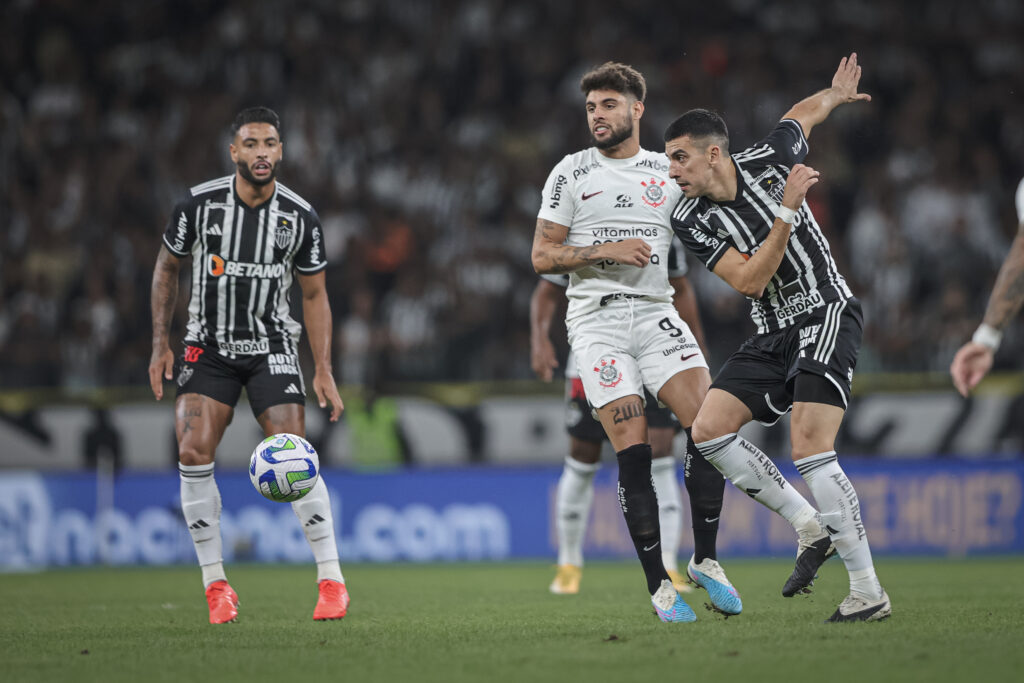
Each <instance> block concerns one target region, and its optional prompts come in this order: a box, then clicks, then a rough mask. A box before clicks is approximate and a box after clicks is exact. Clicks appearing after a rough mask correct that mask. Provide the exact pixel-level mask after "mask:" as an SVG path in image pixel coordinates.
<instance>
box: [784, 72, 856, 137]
mask: <svg viewBox="0 0 1024 683" xmlns="http://www.w3.org/2000/svg"><path fill="white" fill-rule="evenodd" d="M860 73H861V67H860V65H859V64H858V63H857V53H856V52H854V53H853V54H851V55H850V56H849V57H843V59H842V61H840V62H839V68H838V69H836V75H835V76H833V77H832V87H831V88H826V89H825V90H822V91H820V92H816V93H815V94H813V95H811V96H810V97H808V98H805V99H803V100H800V101H799V102H797V103H796V104H794V105H793V108H792V109H790V110H789V111H787V112H786V114H785V115H784V116H783V117H782V118H784V119H794V120H795V121H797V122H799V124H800V126H801V127H802V128H803V129H804V137H808V138H809V137H811V129H812V128H814V127H815V126H816V125H818V124H819V123H821V122H822V121H824V120H825V119H826V118H828V115H829V114H831V113H832V110H833V109H835V108H836V107H838V106H839V105H840V104H846V103H847V102H860V101H863V102H870V101H871V95H868V94H867V93H859V92H857V86H858V85H859V84H860Z"/></svg>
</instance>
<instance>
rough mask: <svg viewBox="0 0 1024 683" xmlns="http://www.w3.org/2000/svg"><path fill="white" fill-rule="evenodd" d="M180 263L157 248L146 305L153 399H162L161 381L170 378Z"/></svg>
mask: <svg viewBox="0 0 1024 683" xmlns="http://www.w3.org/2000/svg"><path fill="white" fill-rule="evenodd" d="M180 270H181V261H180V260H179V259H178V257H177V256H175V255H174V254H172V253H171V252H170V251H169V250H168V249H167V247H165V246H163V245H161V246H160V253H159V254H157V257H156V267H155V268H154V269H153V285H152V287H151V289H150V294H149V304H150V309H151V310H152V315H153V353H152V355H150V357H149V387H150V388H151V389H152V390H153V396H155V397H156V400H158V401H159V400H160V399H162V398H163V397H164V380H165V379H167V380H170V379H174V352H173V351H171V344H170V333H171V319H172V318H173V317H174V303H175V301H176V300H177V298H178V272H179V271H180Z"/></svg>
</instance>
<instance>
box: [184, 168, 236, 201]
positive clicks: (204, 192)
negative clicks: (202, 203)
mask: <svg viewBox="0 0 1024 683" xmlns="http://www.w3.org/2000/svg"><path fill="white" fill-rule="evenodd" d="M234 179H235V176H234V174H232V175H226V176H223V177H221V178H214V179H213V180H207V181H206V182H205V183H199V184H198V185H193V186H192V187H190V188H189V190H188V196H189V197H190V198H192V199H205V198H207V197H211V196H214V195H222V194H224V193H225V192H228V191H230V190H231V182H232V181H233V180H234Z"/></svg>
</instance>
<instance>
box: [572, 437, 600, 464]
mask: <svg viewBox="0 0 1024 683" xmlns="http://www.w3.org/2000/svg"><path fill="white" fill-rule="evenodd" d="M569 457H570V458H572V459H573V460H576V461H577V462H582V463H584V464H586V465H593V464H594V463H596V462H597V461H599V460H600V459H601V442H599V441H587V440H585V439H576V438H571V439H569Z"/></svg>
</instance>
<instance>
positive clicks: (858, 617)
mask: <svg viewBox="0 0 1024 683" xmlns="http://www.w3.org/2000/svg"><path fill="white" fill-rule="evenodd" d="M891 615H892V603H891V602H889V596H888V595H886V593H885V591H882V597H880V598H878V599H877V600H870V599H868V598H865V597H862V596H860V595H855V594H853V593H851V594H850V595H848V596H846V599H845V600H843V601H842V602H841V603H839V608H838V609H837V610H836V611H835V614H833V615H832V616H830V617H829V618H828V619H826V620H825V623H830V622H831V623H838V622H843V621H881V620H882V619H887V618H888V617H890V616H891Z"/></svg>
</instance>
